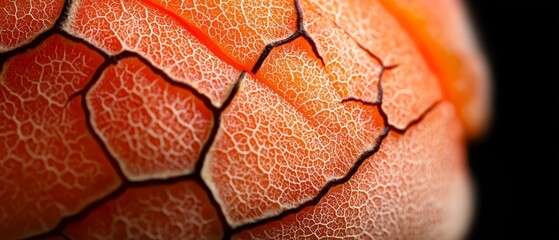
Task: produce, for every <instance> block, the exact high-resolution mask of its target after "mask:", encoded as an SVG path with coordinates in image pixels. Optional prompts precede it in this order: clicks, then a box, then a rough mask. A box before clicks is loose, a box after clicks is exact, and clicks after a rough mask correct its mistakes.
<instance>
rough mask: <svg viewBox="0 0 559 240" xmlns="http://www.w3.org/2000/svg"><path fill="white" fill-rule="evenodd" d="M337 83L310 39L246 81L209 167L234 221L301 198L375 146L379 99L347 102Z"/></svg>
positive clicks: (206, 173)
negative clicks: (366, 102)
mask: <svg viewBox="0 0 559 240" xmlns="http://www.w3.org/2000/svg"><path fill="white" fill-rule="evenodd" d="M336 83H339V84H340V85H342V86H343V83H342V82H341V81H337V80H336V77H335V76H334V75H332V74H328V73H326V72H325V71H324V70H323V66H322V65H321V63H320V61H319V60H318V59H317V58H316V57H315V56H314V55H313V53H312V50H311V47H310V45H309V44H308V43H307V42H306V41H305V40H304V39H298V40H295V41H294V42H292V43H289V44H286V45H284V46H281V47H278V48H275V49H274V50H273V51H272V53H271V54H270V55H269V56H268V58H267V60H266V61H265V62H264V64H263V65H262V68H261V69H260V71H259V72H258V74H257V75H256V79H255V78H254V77H250V76H249V77H247V78H246V79H245V80H244V81H243V84H242V87H241V88H240V90H239V92H238V93H237V95H236V96H235V98H234V99H233V101H232V103H231V105H230V106H229V107H228V108H227V109H226V110H225V111H224V113H223V114H222V122H221V126H220V128H219V130H218V133H217V136H216V140H215V142H214V144H213V145H212V147H211V149H210V152H209V154H208V156H207V157H206V162H205V165H204V168H203V170H202V177H203V178H204V180H205V181H206V183H207V184H208V185H209V187H210V189H211V190H212V192H213V194H214V195H215V196H216V199H217V201H218V202H219V203H220V205H221V207H222V208H223V210H224V212H225V217H226V218H227V220H228V222H229V224H231V225H232V226H234V227H236V226H239V225H242V224H244V223H249V222H254V221H256V220H259V219H263V218H267V217H270V216H274V215H277V214H279V213H280V212H282V211H284V210H286V209H291V208H294V207H297V206H299V205H300V204H301V203H303V202H305V201H308V200H310V199H312V198H313V197H314V196H316V194H317V193H318V191H320V190H321V189H322V188H323V187H324V185H325V184H326V183H327V182H328V181H330V180H332V179H338V178H341V177H343V176H344V175H345V174H346V173H347V171H348V170H349V168H351V166H352V165H353V164H354V162H355V161H356V160H357V158H358V157H359V156H360V154H361V153H363V152H364V151H365V150H367V149H370V148H372V147H374V145H375V141H376V139H377V137H378V136H379V135H380V132H381V131H382V129H383V124H382V119H381V118H380V115H379V113H378V112H377V109H376V107H374V106H365V105H363V104H361V103H357V102H348V103H342V102H341V101H342V99H343V98H342V97H341V96H339V95H338V94H337V93H338V91H337V89H336V88H334V87H333V85H334V84H336ZM344 87H347V86H344Z"/></svg>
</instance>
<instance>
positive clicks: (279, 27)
mask: <svg viewBox="0 0 559 240" xmlns="http://www.w3.org/2000/svg"><path fill="white" fill-rule="evenodd" d="M151 2H153V3H155V4H157V5H159V6H161V7H163V8H165V9H168V10H169V11H170V12H172V13H174V14H176V15H177V16H179V17H180V18H181V19H183V20H184V21H186V22H188V24H189V25H190V26H192V27H193V30H194V31H197V32H199V34H200V35H199V38H208V39H206V41H208V42H209V43H210V45H216V47H217V48H219V51H221V52H223V53H224V54H225V55H227V56H228V57H229V58H230V59H232V60H233V61H234V62H236V63H238V64H240V65H242V66H244V69H245V70H250V69H252V67H253V66H254V64H255V63H256V60H258V57H259V56H260V54H261V53H262V51H263V50H264V46H266V45H267V44H270V43H272V42H275V41H278V40H282V39H285V38H287V37H289V36H290V35H291V34H293V33H295V31H297V23H296V21H297V14H296V11H295V5H294V1H293V0H287V1H285V0H282V1H268V0H251V1H232V0H225V1H222V0H220V1H217V0H211V1H200V0H187V1H179V0H151Z"/></svg>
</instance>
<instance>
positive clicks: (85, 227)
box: [64, 181, 223, 239]
mask: <svg viewBox="0 0 559 240" xmlns="http://www.w3.org/2000/svg"><path fill="white" fill-rule="evenodd" d="M209 202H210V201H209V199H208V197H207V195H206V193H205V192H204V190H203V189H202V188H200V187H199V186H198V185H197V184H196V183H194V182H193V181H185V182H180V183H173V184H172V185H167V184H165V185H153V186H142V187H132V188H129V189H127V190H126V191H125V192H124V193H123V194H122V195H121V196H119V197H117V198H115V199H112V200H110V201H108V202H107V203H105V204H104V205H102V206H100V207H98V208H96V209H95V210H93V211H92V212H91V213H89V214H88V215H87V216H86V217H85V218H84V219H81V220H79V221H77V222H75V223H72V224H70V225H68V227H66V229H64V234H66V235H67V236H69V237H70V238H71V239H220V238H221V236H222V235H223V229H222V228H221V223H220V222H219V219H218V218H217V214H216V212H215V209H213V207H212V206H211V205H210V203H209Z"/></svg>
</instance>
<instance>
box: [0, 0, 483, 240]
mask: <svg viewBox="0 0 559 240" xmlns="http://www.w3.org/2000/svg"><path fill="white" fill-rule="evenodd" d="M0 6H2V7H3V9H5V10H4V12H2V13H0V19H4V21H2V23H0V64H1V66H2V68H1V71H0V136H1V137H0V239H20V238H33V237H34V238H38V239H61V238H63V239H65V238H68V237H69V238H71V239H98V238H102V239H219V238H233V239H255V238H256V239H300V238H310V239H316V238H344V239H345V238H353V239H409V238H415V239H455V238H460V237H461V236H463V234H464V233H465V231H466V230H467V226H468V221H469V217H470V214H471V210H470V208H471V194H472V193H471V192H470V187H469V184H470V180H469V174H468V170H467V167H466V164H465V161H466V152H465V143H466V140H467V138H468V137H470V138H475V137H477V136H480V135H481V134H482V132H483V129H484V128H485V125H487V122H488V118H489V112H490V104H489V98H490V96H489V84H488V80H487V71H486V70H485V64H484V62H483V56H482V54H481V53H480V52H479V51H478V49H477V46H476V45H475V41H473V40H467V41H466V40H465V39H472V38H473V37H472V34H471V32H470V29H469V26H468V22H467V18H466V16H465V14H464V13H463V7H462V6H461V5H460V3H459V2H458V1H436V3H435V2H432V1H427V0H412V1H403V0H374V1H364V0H355V1H348V2H346V1H341V2H338V1H328V0H295V1H293V0H287V1H242V2H241V1H179V0H166V1H161V0H140V1H128V0H106V1H94V0H73V1H38V0H30V1H26V2H25V4H18V5H16V4H15V3H8V2H5V3H0Z"/></svg>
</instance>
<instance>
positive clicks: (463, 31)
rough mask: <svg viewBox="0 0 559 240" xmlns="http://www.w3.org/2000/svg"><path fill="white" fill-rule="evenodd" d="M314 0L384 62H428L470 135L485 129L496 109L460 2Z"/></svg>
mask: <svg viewBox="0 0 559 240" xmlns="http://www.w3.org/2000/svg"><path fill="white" fill-rule="evenodd" d="M309 2H312V3H313V6H314V8H315V9H316V11H318V12H321V13H323V14H324V15H325V16H327V17H328V18H329V19H330V20H332V21H334V22H335V23H336V24H338V25H339V26H340V27H342V28H343V29H345V30H346V32H347V33H348V34H350V35H351V36H352V37H354V38H355V39H356V40H357V41H358V42H359V43H360V44H362V45H363V46H365V47H366V48H367V49H369V50H371V51H372V52H374V53H376V54H378V55H379V57H381V58H382V59H383V60H384V61H385V64H388V65H390V64H398V65H399V66H400V67H406V66H405V65H413V64H418V63H420V62H423V61H425V63H426V64H427V66H428V67H429V69H430V70H431V71H432V72H433V74H435V75H436V76H437V78H438V80H439V82H440V85H441V87H442V89H443V94H444V95H445V98H447V99H449V100H450V101H451V102H452V103H453V104H455V106H456V107H457V111H458V115H459V116H460V118H461V119H462V121H463V123H464V124H465V126H466V130H467V132H468V134H469V135H470V136H474V137H475V136H477V135H479V134H480V133H482V132H483V128H484V127H485V126H486V125H487V121H488V119H489V117H490V116H489V115H490V113H491V109H490V108H491V106H490V104H489V103H490V94H491V89H490V87H491V86H490V84H489V76H488V70H487V69H486V66H487V64H486V62H485V60H484V56H483V55H482V54H481V52H480V51H479V47H478V46H477V43H476V41H475V39H473V36H474V34H472V29H471V26H470V25H469V22H468V18H467V16H465V11H464V9H465V7H464V6H463V4H462V3H461V1H457V0H436V1H433V0H411V1H410V0H377V1H366V0H358V1H332V0H309ZM413 46H415V47H416V48H417V49H415V48H414V47H413ZM418 53H419V55H420V57H418V56H417V55H418ZM407 55H413V58H411V59H410V60H409V61H403V60H405V59H401V57H406V56H407ZM419 58H422V59H423V60H420V59H419ZM421 64H423V63H421ZM421 68H423V67H421ZM419 70H420V71H408V72H410V73H414V74H416V75H421V74H423V73H422V72H424V71H425V70H421V69H419ZM418 78H423V77H421V76H418Z"/></svg>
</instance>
